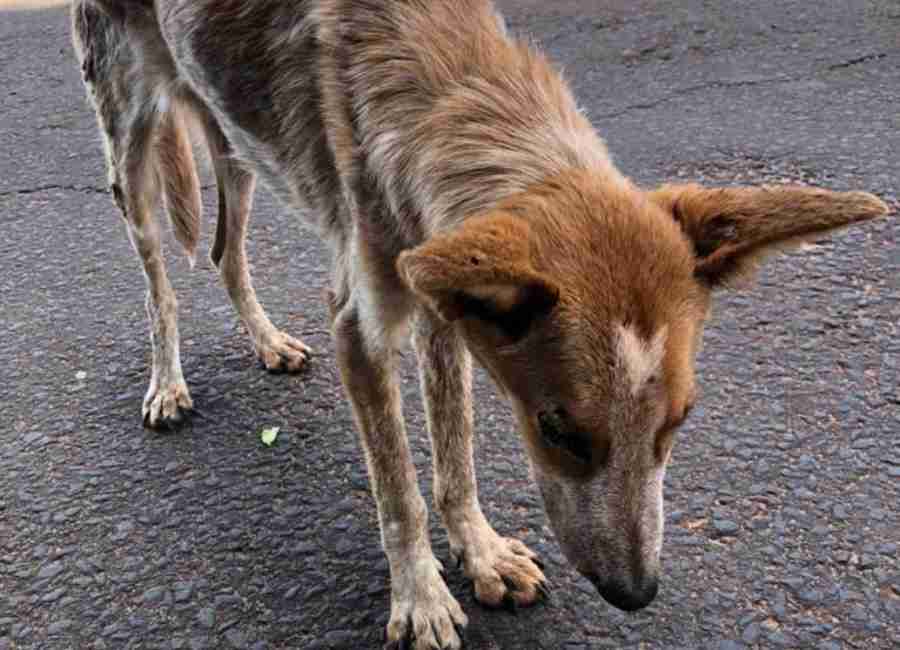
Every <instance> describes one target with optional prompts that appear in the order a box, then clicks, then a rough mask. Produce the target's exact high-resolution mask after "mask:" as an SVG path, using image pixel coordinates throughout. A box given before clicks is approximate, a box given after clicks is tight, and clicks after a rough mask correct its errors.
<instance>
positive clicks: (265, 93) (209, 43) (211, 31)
mask: <svg viewBox="0 0 900 650" xmlns="http://www.w3.org/2000/svg"><path fill="white" fill-rule="evenodd" d="M316 5H318V0H306V1H300V2H290V3H287V2H281V1H280V0H201V1H199V2H198V1H197V0H171V1H165V0H164V1H163V2H160V3H159V5H158V6H159V9H158V11H159V18H160V26H161V29H162V31H163V35H164V38H165V39H166V41H167V43H168V46H169V48H170V50H171V51H172V53H173V56H174V57H175V60H176V65H177V67H178V71H179V74H180V75H181V76H182V77H184V78H185V80H186V81H187V82H188V83H189V85H190V86H191V87H192V89H193V90H194V92H195V93H196V94H198V95H199V96H200V98H201V100H202V101H203V102H204V103H205V104H206V105H207V107H208V108H209V109H210V111H211V112H212V113H213V115H215V117H216V119H217V121H218V122H219V125H220V126H221V128H222V130H223V131H224V132H225V134H226V136H227V138H228V140H229V141H230V142H231V144H232V146H233V147H234V149H235V151H236V152H237V155H238V156H239V157H240V158H241V159H243V160H245V161H246V162H248V163H250V164H251V165H252V167H253V168H254V169H255V170H256V171H257V173H259V174H260V176H261V177H262V180H263V182H264V183H265V184H266V185H267V186H268V187H269V188H270V189H271V190H272V191H273V192H274V193H275V194H276V195H277V196H278V197H279V198H280V199H281V200H282V201H283V202H284V203H286V204H287V205H289V206H291V207H294V208H297V209H298V210H300V211H301V212H303V213H305V214H306V215H307V218H308V219H310V220H311V221H313V222H314V223H315V224H316V225H319V226H322V227H324V228H326V229H328V230H330V229H332V228H333V227H336V226H337V227H340V225H341V224H340V205H339V204H340V185H339V180H338V177H337V173H336V170H335V165H334V161H333V156H332V154H331V150H330V148H329V144H328V139H327V134H326V131H325V126H324V123H323V119H322V112H321V99H320V91H319V79H318V74H317V69H318V66H317V60H318V56H319V52H318V50H319V46H318V42H317V38H316V30H317V25H316V20H315V16H316V12H315V11H311V10H312V9H313V8H314V7H315V6H316Z"/></svg>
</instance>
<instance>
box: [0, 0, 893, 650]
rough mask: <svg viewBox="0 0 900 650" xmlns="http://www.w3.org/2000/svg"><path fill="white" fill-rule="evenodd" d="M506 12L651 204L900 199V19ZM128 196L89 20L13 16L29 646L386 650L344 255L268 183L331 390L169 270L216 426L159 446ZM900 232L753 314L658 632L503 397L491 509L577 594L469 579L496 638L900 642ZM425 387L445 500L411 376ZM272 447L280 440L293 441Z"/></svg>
mask: <svg viewBox="0 0 900 650" xmlns="http://www.w3.org/2000/svg"><path fill="white" fill-rule="evenodd" d="M504 4H505V5H506V7H507V9H508V11H507V14H508V16H509V18H510V22H511V24H512V26H513V27H514V28H515V29H516V30H518V31H521V32H526V33H528V34H531V35H532V36H533V37H534V38H535V39H537V40H538V41H540V42H541V43H543V44H544V46H545V47H546V48H547V49H548V50H549V51H550V52H551V53H552V55H553V56H554V57H555V58H556V59H557V60H558V61H560V62H561V63H562V64H563V65H564V67H565V70H566V74H567V76H568V77H569V78H570V79H571V81H572V83H573V85H574V86H575V88H576V90H577V93H578V95H579V97H580V99H581V101H582V102H583V105H584V107H585V110H586V111H587V112H588V113H589V114H590V115H591V116H592V118H593V119H594V121H595V123H596V124H597V125H598V128H600V130H601V131H602V132H603V134H604V135H605V137H606V138H607V140H608V142H609V145H610V148H611V150H612V152H613V154H614V156H615V158H616V160H617V161H618V163H619V164H620V166H621V167H622V168H623V169H624V170H626V171H627V172H628V173H630V174H632V175H633V176H635V177H636V178H638V179H639V180H640V181H642V182H645V183H655V182H659V181H662V180H664V179H671V178H679V179H695V180H701V181H706V182H717V183H734V182H761V181H782V180H793V181H801V182H807V183H813V184H821V185H827V186H831V187H836V188H855V189H856V188H858V189H867V190H871V191H874V192H876V193H878V194H880V195H881V196H883V197H884V198H885V199H886V200H888V201H889V202H891V203H892V204H893V205H894V206H895V209H896V206H897V195H898V173H897V170H898V168H900V36H898V34H900V6H898V4H897V2H896V0H859V1H857V2H846V1H845V0H825V1H822V2H815V3H811V2H807V1H805V0H760V1H758V2H745V1H741V0H728V1H723V2H702V1H700V0H679V1H677V2H676V1H671V2H666V1H663V0H656V1H650V0H638V1H628V2H626V1H624V0H609V1H606V2H600V1H594V0H554V1H546V0H542V1H540V2H539V1H537V0H507V1H506V2H504ZM104 184H105V172H104V170H103V161H102V156H101V152H100V146H99V140H98V137H97V135H96V132H95V126H94V122H93V117H92V115H91V112H90V110H89V109H88V107H87V105H86V102H85V99H84V96H83V92H82V89H81V84H80V81H79V78H78V73H77V70H76V66H75V64H74V63H73V60H72V56H71V52H70V46H69V39H68V33H67V19H66V15H65V11H64V10H60V9H52V10H45V11H39V12H31V13H23V12H19V13H16V12H12V13H2V12H0V423H2V424H0V450H2V451H0V650H10V649H26V648H27V649H32V648H35V649H36V648H41V649H44V648H46V649H52V650H57V649H67V648H75V649H82V648H173V649H174V648H191V649H198V648H215V649H218V648H223V649H227V648H252V649H254V650H261V649H263V648H273V649H274V648H309V649H312V648H354V649H355V648H372V647H378V646H379V642H380V639H381V635H382V630H383V626H384V624H385V622H386V618H387V611H388V588H387V587H388V574H387V565H386V563H385V561H384V560H383V559H382V556H381V551H380V550H379V545H378V534H377V530H376V525H375V512H374V505H373V502H372V499H371V498H370V497H369V496H368V493H367V487H366V479H365V473H364V467H363V464H362V463H361V461H360V455H359V449H358V445H357V442H356V435H355V433H354V430H353V426H352V422H351V416H350V411H349V408H348V406H347V404H346V403H345V401H344V400H343V396H342V392H341V389H340V385H339V381H338V376H337V372H336V370H335V367H334V363H333V355H332V350H331V344H330V341H329V338H328V335H327V325H326V316H325V309H324V306H323V305H322V304H321V302H320V298H319V296H320V290H321V288H322V287H323V285H324V283H325V274H324V273H323V272H322V270H323V268H324V265H325V251H324V249H323V247H322V246H321V245H320V244H319V243H318V242H317V240H316V239H315V237H314V236H313V235H312V234H311V233H309V232H307V231H304V230H302V229H301V228H299V227H298V224H297V221H296V219H295V218H293V217H292V216H291V215H289V214H286V213H285V211H283V210H282V209H280V208H279V207H278V206H276V205H275V204H274V203H273V202H272V201H271V200H270V199H269V198H268V197H267V196H266V195H265V193H261V194H260V196H259V199H258V202H257V208H256V211H255V215H254V218H253V225H252V235H251V241H250V243H249V246H250V254H251V259H252V261H253V263H254V273H255V279H256V285H257V287H258V289H259V294H260V296H261V300H262V302H263V304H264V305H265V306H266V308H267V309H268V310H269V313H270V314H271V315H272V317H273V320H274V321H275V322H276V323H277V324H279V325H280V326H282V327H285V328H286V329H287V330H288V331H290V332H291V333H292V334H295V335H296V334H299V335H300V336H302V337H303V338H304V339H305V340H306V341H307V342H308V343H310V344H312V345H314V346H315V347H316V348H317V350H318V352H319V355H318V356H317V357H316V358H315V360H314V362H313V364H312V365H311V367H310V368H309V370H308V371H307V372H306V373H304V374H303V375H301V376H298V377H288V376H271V375H267V374H265V373H263V372H261V371H260V370H259V369H258V368H257V366H256V362H255V360H254V358H253V355H252V352H251V350H250V348H249V345H248V343H247V342H246V340H245V336H244V334H243V332H242V331H241V328H240V326H239V324H238V322H237V320H236V317H235V315H234V313H233V312H232V310H231V307H230V305H229V303H228V301H227V298H226V296H225V294H224V291H223V290H222V289H221V287H220V286H219V284H218V281H217V278H216V275H215V273H214V272H213V270H212V269H211V267H210V266H209V264H208V263H207V264H204V263H201V264H200V265H199V266H198V268H197V269H195V270H194V271H189V269H188V268H187V264H186V263H185V262H184V260H183V259H182V258H179V257H178V256H177V255H175V253H174V252H175V249H174V247H171V248H170V250H171V251H172V255H170V258H169V259H170V261H171V265H170V271H171V276H172V278H173V282H174V284H175V286H176V291H177V294H178V297H179V300H180V314H181V316H180V317H181V332H182V336H183V346H182V352H183V361H184V367H185V373H186V376H187V380H188V384H189V385H190V388H191V391H192V393H193V397H194V401H195V403H196V405H197V406H198V407H199V408H200V409H201V410H202V412H203V413H204V417H197V418H195V419H194V421H193V423H192V425H191V426H189V427H188V428H187V429H185V430H184V431H182V432H180V433H177V434H168V435H164V434H155V433H149V432H147V431H145V430H144V429H142V427H141V418H140V401H141V397H142V395H143V392H144V390H145V387H146V382H147V380H148V372H149V369H148V364H149V344H148V341H147V326H146V323H145V316H144V309H143V280H142V276H141V273H140V270H139V264H138V261H137V259H136V257H135V255H134V254H133V253H132V251H131V249H130V247H129V245H128V243H127V241H126V237H125V231H124V228H123V226H122V223H121V222H120V219H119V217H118V216H117V213H116V211H115V209H114V207H113V204H112V201H111V200H110V199H109V197H108V196H107V195H106V192H105V189H104ZM206 201H207V211H208V214H214V212H215V206H214V197H213V195H212V193H211V192H209V191H207V193H206ZM209 229H210V228H207V230H209ZM898 236H900V221H898V220H897V219H890V220H885V221H882V222H881V223H879V224H876V225H872V226H869V227H865V228H859V229H857V230H854V231H852V232H849V233H847V234H844V235H841V236H838V237H835V238H834V239H833V240H831V241H825V242H822V243H821V244H820V245H817V246H814V247H811V248H809V249H807V250H804V251H802V252H799V253H795V254H792V255H789V256H785V257H782V258H780V259H779V260H777V261H774V262H773V263H771V264H769V265H768V266H767V267H766V269H765V270H764V272H763V273H762V275H761V276H760V280H759V282H758V283H756V284H755V285H754V286H753V287H751V288H749V289H747V290H744V291H741V292H734V293H730V294H727V295H722V296H721V297H720V299H719V300H718V302H717V307H716V320H715V322H714V323H713V324H712V326H711V327H710V328H709V330H708V333H707V335H706V345H705V349H704V351H703V353H702V355H701V358H700V361H699V372H700V382H701V387H702V391H703V397H702V400H701V407H700V408H698V409H697V411H696V413H695V414H694V415H693V416H692V419H691V421H690V423H689V424H688V425H687V427H686V428H685V429H684V431H683V433H681V434H680V441H679V443H678V444H677V446H676V448H675V453H674V459H673V462H672V466H671V470H670V473H669V475H668V477H667V484H666V485H667V487H666V498H667V516H666V519H667V532H666V544H665V547H664V550H663V565H664V574H665V575H664V580H663V583H662V586H661V592H660V595H659V597H658V599H657V600H656V602H655V603H654V604H653V605H652V606H651V607H649V608H648V609H646V610H644V611H642V612H640V613H637V614H633V615H626V614H623V613H621V612H619V611H616V610H614V609H613V608H611V607H609V606H607V605H606V604H605V603H604V602H603V601H602V600H601V599H600V598H599V597H598V596H597V595H596V593H595V592H594V590H593V588H592V587H591V586H590V585H589V584H588V583H587V582H586V581H584V580H583V579H581V578H579V577H577V576H576V575H575V573H574V572H573V571H572V570H570V569H569V568H568V567H567V566H566V565H565V563H564V562H563V560H562V558H561V556H560V554H559V551H558V549H557V547H556V544H555V542H554V541H553V539H552V537H551V535H550V533H549V530H548V529H547V527H546V521H545V518H544V516H543V514H542V512H541V509H540V501H539V498H538V495H537V492H536V490H535V488H534V487H533V486H532V484H531V482H530V480H529V478H528V471H527V467H526V465H525V461H524V456H523V450H522V448H521V445H520V443H519V442H518V440H517V438H516V435H515V432H514V430H513V426H512V423H511V420H510V415H509V412H508V410H507V408H506V406H505V405H504V404H503V403H502V402H501V401H500V399H499V398H498V397H497V396H496V394H495V393H494V392H493V390H492V389H491V388H490V386H489V384H488V383H487V382H486V381H485V380H484V378H483V376H481V375H479V381H478V389H477V394H478V404H477V412H478V433H479V441H478V450H477V455H478V467H479V474H480V489H481V494H482V502H483V504H484V507H485V510H486V512H487V513H488V516H489V518H490V519H491V520H492V521H493V523H494V524H495V527H496V528H497V529H498V530H500V531H502V532H504V533H507V534H515V535H519V536H520V537H521V538H523V539H524V540H525V541H526V542H527V543H528V544H529V545H530V546H531V547H532V548H533V549H535V550H538V551H539V552H540V553H541V554H542V555H543V557H544V559H545V560H546V561H547V565H548V575H549V576H550V578H551V579H552V580H553V582H554V584H555V603H554V604H553V605H550V606H544V607H539V608H536V609H533V610H528V611H523V612H520V614H519V615H518V617H513V616H512V615H511V614H509V613H506V612H494V611H486V610H484V609H481V608H479V607H478V606H477V605H476V604H475V603H474V601H473V600H472V598H471V596H470V594H469V588H468V586H467V585H466V584H465V583H464V582H463V581H462V579H461V577H460V576H459V574H458V573H455V572H452V571H451V573H450V576H451V577H450V584H451V589H452V591H453V592H454V593H455V594H457V596H458V597H459V598H460V599H461V602H462V604H463V606H464V608H465V609H466V611H467V612H468V614H469V615H470V618H471V626H470V633H469V646H468V647H469V648H471V649H472V650H488V649H490V650H497V649H502V650H514V649H519V648H522V649H526V650H530V649H532V648H547V649H553V650H558V649H564V650H579V649H580V650H583V649H588V648H590V649H591V650H594V649H598V648H635V649H641V650H644V649H656V648H666V649H669V648H672V649H674V648H690V649H694V648H704V649H705V648H712V649H715V650H731V649H737V648H744V647H747V648H750V647H754V648H779V647H785V648H815V649H817V650H837V649H839V648H865V649H866V650H870V649H874V648H890V647H893V648H896V647H898V646H900V630H898V621H900V563H898V552H897V544H898V530H900V507H898V503H900V499H898V497H900V437H898V435H897V432H898V429H900V389H898V379H900V372H898V367H900V355H898V352H900V336H898V323H900V254H898V249H897V240H898ZM202 253H203V254H205V250H204V251H202ZM403 385H404V390H405V392H406V394H407V402H406V404H407V406H406V411H407V414H408V418H409V421H410V425H411V426H410V429H411V435H412V437H413V439H414V449H415V453H416V460H417V463H418V465H419V468H420V476H421V479H422V481H423V483H424V484H426V485H427V483H428V481H429V474H430V471H429V450H428V444H427V441H426V438H425V435H424V431H423V416H422V409H421V405H420V402H419V400H418V397H417V380H416V378H415V373H414V371H413V368H412V365H411V364H410V363H409V358H408V357H407V363H406V365H405V368H404V384H403ZM264 426H279V427H281V434H280V436H279V438H278V441H277V443H276V444H275V445H274V446H273V447H272V448H266V447H264V446H263V445H262V444H261V443H260V441H259V436H258V434H259V431H260V429H261V428H263V427H264ZM432 523H433V538H434V540H435V547H436V549H437V553H438V555H439V557H442V558H444V559H446V558H447V555H448V554H447V544H446V538H445V536H444V535H443V533H442V532H441V530H440V527H439V526H438V525H437V522H436V519H435V518H432Z"/></svg>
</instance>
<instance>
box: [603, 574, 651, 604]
mask: <svg viewBox="0 0 900 650" xmlns="http://www.w3.org/2000/svg"><path fill="white" fill-rule="evenodd" d="M585 575H586V577H587V578H588V580H590V581H591V582H592V583H594V586H595V587H596V588H597V591H599V592H600V595H601V596H603V599H604V600H605V601H606V602H608V603H609V604H610V605H612V606H613V607H617V608H618V609H621V610H623V611H626V612H636V611H637V610H639V609H643V608H644V607H646V606H647V605H649V604H650V603H652V602H653V599H654V598H656V594H657V593H658V592H659V580H658V579H656V578H653V579H651V580H644V581H642V582H641V584H639V585H637V586H635V587H632V588H629V587H626V586H625V585H623V584H622V583H621V582H616V581H610V580H604V579H603V578H600V577H599V576H596V575H593V574H585Z"/></svg>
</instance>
